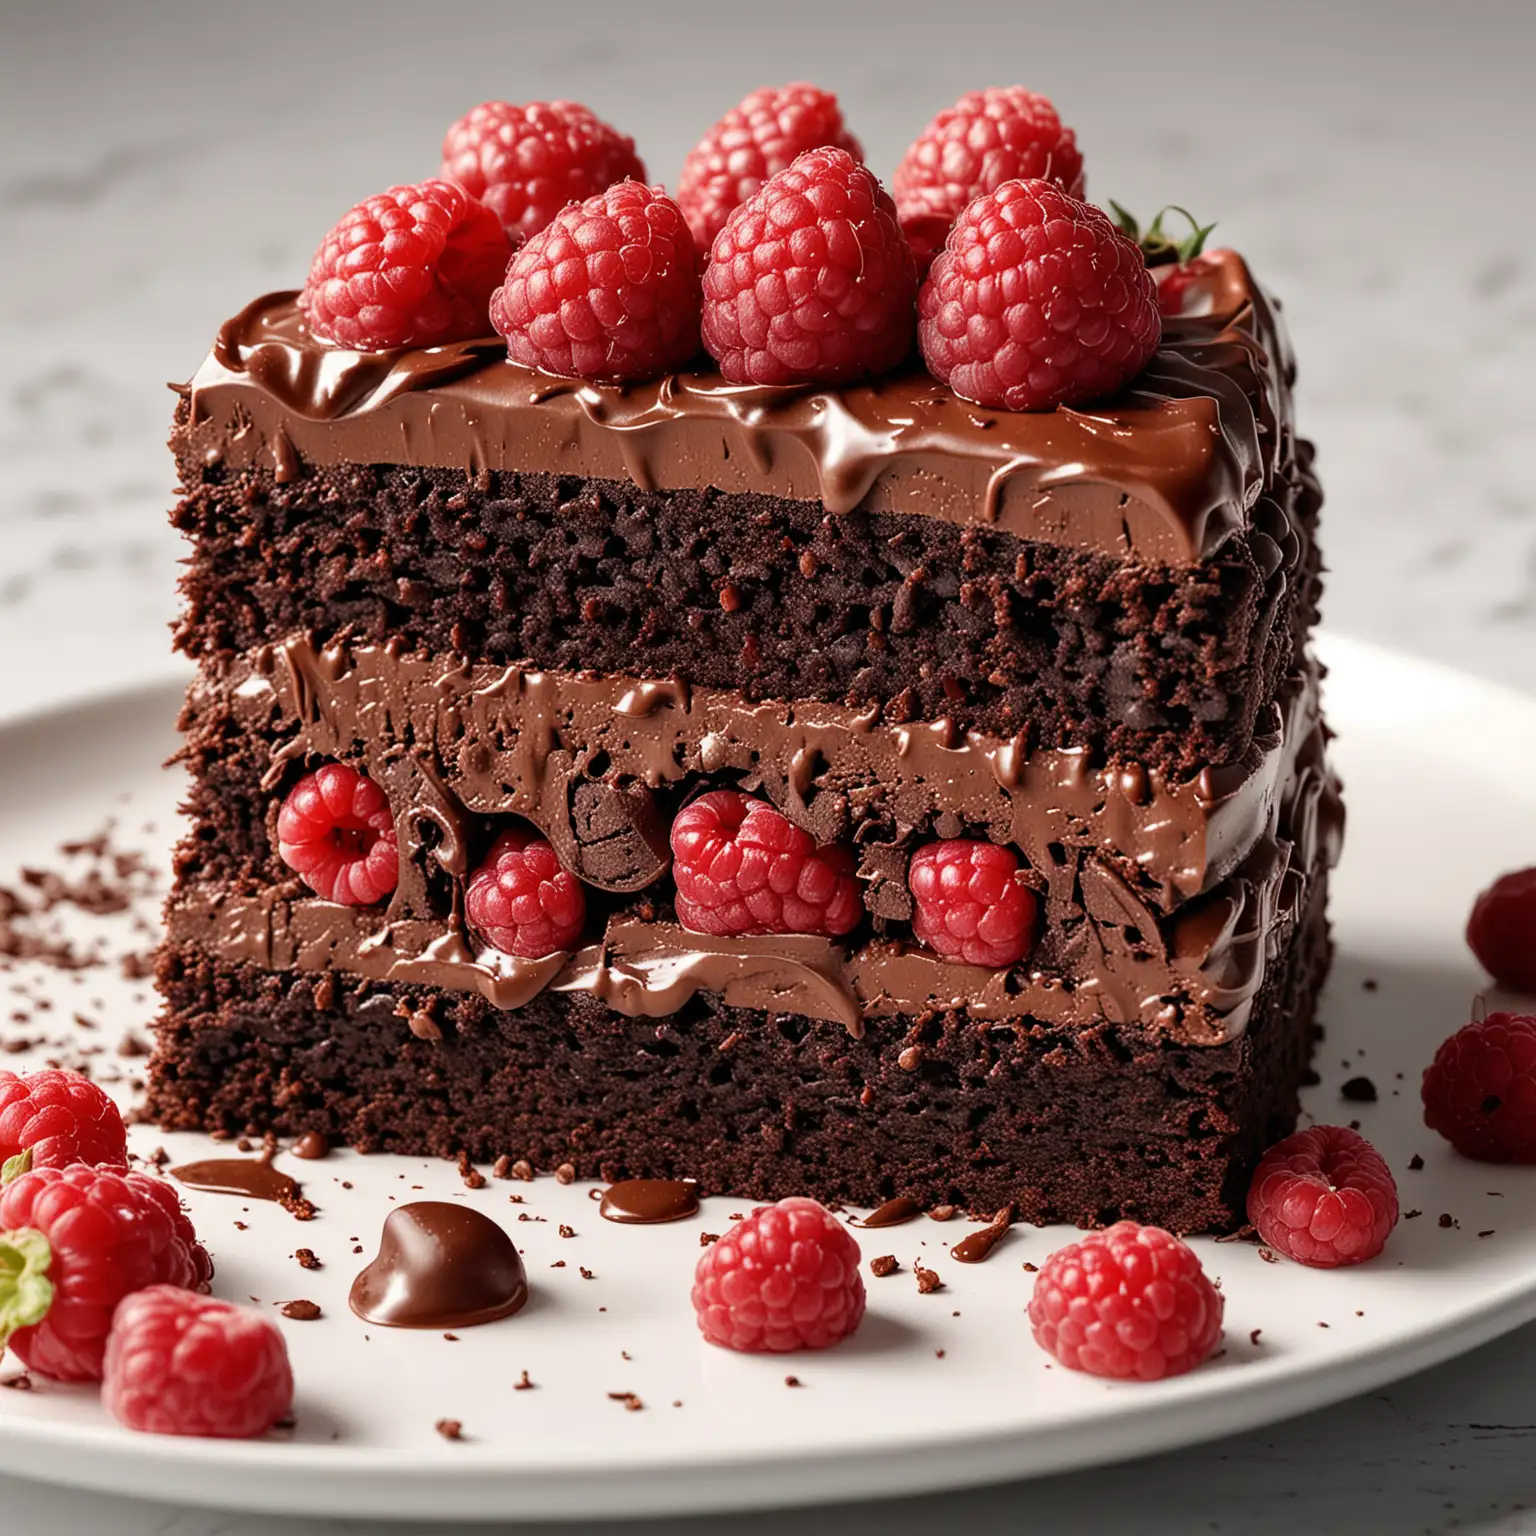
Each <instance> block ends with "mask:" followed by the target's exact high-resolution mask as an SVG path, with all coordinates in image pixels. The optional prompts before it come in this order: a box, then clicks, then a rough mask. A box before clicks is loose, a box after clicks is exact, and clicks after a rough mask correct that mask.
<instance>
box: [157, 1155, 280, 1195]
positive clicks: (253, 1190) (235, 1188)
mask: <svg viewBox="0 0 1536 1536" xmlns="http://www.w3.org/2000/svg"><path fill="white" fill-rule="evenodd" d="M171 1177H172V1178H173V1179H175V1180H176V1181H177V1183H179V1184H185V1185H186V1186H187V1188H188V1189H200V1190H202V1191H203V1192H204V1193H205V1194H210V1195H243V1196H245V1198H246V1199H248V1200H275V1201H277V1202H278V1203H279V1204H281V1203H282V1202H283V1201H284V1200H291V1199H293V1198H294V1196H296V1195H297V1194H298V1192H299V1186H298V1185H297V1184H295V1183H294V1182H293V1180H292V1179H290V1178H289V1177H288V1175H287V1174H286V1173H282V1172H280V1171H279V1170H278V1169H276V1168H274V1167H273V1166H272V1164H271V1163H268V1162H264V1161H263V1160H262V1159H260V1158H253V1157H213V1158H209V1159H208V1160H207V1161H205V1162H201V1163H183V1164H182V1165H181V1167H180V1168H172V1169H171Z"/></svg>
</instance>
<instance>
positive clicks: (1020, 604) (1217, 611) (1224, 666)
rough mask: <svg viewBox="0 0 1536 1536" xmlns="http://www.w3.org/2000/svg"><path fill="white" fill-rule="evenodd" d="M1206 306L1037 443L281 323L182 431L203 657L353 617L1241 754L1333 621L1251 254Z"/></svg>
mask: <svg viewBox="0 0 1536 1536" xmlns="http://www.w3.org/2000/svg"><path fill="white" fill-rule="evenodd" d="M1189 302H1190V305H1191V309H1192V310H1193V311H1200V310H1201V309H1202V308H1203V309H1204V310H1205V312H1204V313H1198V312H1195V313H1190V314H1189V315H1187V316H1186V317H1184V318H1180V319H1175V320H1171V321H1170V322H1169V336H1168V340H1167V344H1166V346H1165V349H1164V352H1163V353H1162V354H1160V355H1159V359H1158V361H1157V362H1156V363H1154V365H1153V367H1152V369H1151V370H1150V371H1149V374H1148V375H1147V379H1146V380H1145V381H1143V382H1144V384H1145V388H1144V389H1143V390H1142V393H1141V394H1137V395H1133V396H1129V397H1127V399H1125V400H1123V401H1120V402H1116V403H1115V404H1114V405H1112V406H1109V407H1105V408H1104V409H1102V410H1096V411H1094V412H1090V413H1084V412H1075V411H1060V412H1055V413H1047V414H1044V415H1036V416H1020V415H1015V414H1011V413H1007V412H988V411H984V410H982V409H981V408H980V407H975V406H970V405H967V404H966V403H965V402H962V401H959V400H957V399H956V398H955V397H954V396H952V395H950V394H949V393H948V392H947V391H946V390H945V389H943V387H942V386H940V385H938V384H937V383H935V381H933V380H932V379H929V378H927V377H926V376H925V375H920V374H912V375H908V376H904V377H903V378H899V379H892V380H881V381H879V382H878V383H876V384H872V385H869V386H865V387H862V388H860V389H851V390H844V391H839V392H836V393H827V392H816V391H809V392H808V391H806V390H796V389H780V390H743V389H740V388H735V387H728V386H724V385H722V384H720V383H719V382H718V381H711V380H710V379H709V377H708V376H703V375H688V376H686V377H679V378H676V379H673V380H670V381H665V382H663V383H662V384H659V385H654V386H639V387H634V388H628V389H618V388H607V389H602V388H596V387H591V386H577V385H572V384H568V383H565V382H562V381H557V380H550V379H547V378H542V377H540V376H536V375H531V374H528V373H527V372H526V371H524V370H521V369H518V368H516V367H515V366H514V365H512V364H510V363H508V362H506V361H505V359H504V358H501V359H499V360H498V359H497V358H495V357H494V356H493V355H492V354H491V352H489V351H488V350H487V348H486V347H485V346H482V345H481V344H478V343H476V344H465V345H463V346H460V347H457V348H437V349H432V350H430V351H428V352H424V353H410V354H404V355H393V354H391V355H377V356H375V355H371V354H357V353H345V352H341V351H339V350H338V349H335V348H329V347H321V346H319V345H318V344H316V343H314V342H312V341H309V340H307V339H306V338H305V337H304V336H303V335H302V332H301V322H299V321H298V319H297V317H296V312H295V311H294V310H293V308H292V305H291V304H288V305H287V306H286V308H285V306H284V303H283V302H281V301H272V302H264V303H262V304H259V305H257V306H253V308H252V309H251V310H249V311H247V312H246V313H245V314H244V315H243V316H241V317H238V318H237V320H236V321H234V322H231V324H230V326H229V327H227V328H226V331H225V333H224V335H223V337H222V338H221V341H220V343H219V346H218V347H217V348H216V349H215V354H214V356H213V358H211V359H210V361H209V363H208V364H206V365H205V367H204V369H203V370H201V371H200V373H199V374H198V376H197V378H196V379H195V380H194V381H193V385H192V386H191V391H190V393H189V395H188V397H187V399H186V400H185V401H184V403H183V406H182V409H181V411H180V412H179V418H178V426H177V429H176V432H175V434H174V437H173V446H174V447H175V449H176V451H177V454H178V460H179V464H180V469H181V475H182V481H183V487H184V491H185V497H184V500H183V501H182V503H181V505H180V506H179V507H178V509H177V511H176V513H175V520H176V522H177V524H178V526H180V527H181V528H182V529H183V530H184V531H185V532H187V533H188V534H189V535H190V536H191V538H192V540H193V554H192V559H191V561H190V563H189V567H188V571H187V574H186V576H185V578H184V582H183V587H184V593H185V596H186V610H185V614H184V617H183V622H182V626H181V629H180V632H179V640H180V643H181V645H182V646H183V647H184V648H185V649H187V650H188V651H189V652H191V653H192V654H194V655H197V656H206V655H220V654H222V655H227V654H231V653H234V652H238V651H242V650H248V649H250V648H252V647H253V646H255V645H257V644H259V643H261V642H262V641H263V640H266V639H268V638H270V636H272V635H273V634H277V633H287V632H291V631H293V630H295V629H301V628H315V629H317V630H320V631H321V632H324V633H334V632H335V631H336V630H338V629H339V628H340V627H341V626H343V625H350V626H351V627H352V629H353V630H354V632H355V633H356V634H357V635H358V637H360V638H364V639H369V640H375V641H379V642H382V641H384V640H386V639H389V638H398V639H399V640H401V641H402V643H404V644H405V645H406V646H407V647H408V648H411V649H426V650H434V651H439V652H446V651H457V652H463V653H466V654H471V655H474V656H476V657H477V658H480V659H483V660H487V661H498V662H514V661H522V662H531V663H534V664H536V665H539V666H542V667H545V668H550V669H562V670H575V669H578V668H582V667H590V668H593V669H596V670H599V671H604V672H620V671H634V670H640V671H642V672H643V673H644V674H645V675H647V676H652V677H664V676H668V675H671V674H672V673H674V672H681V673H682V674H684V675H686V676H687V677H688V679H689V680H690V681H691V682H693V683H694V684H697V685H701V686H706V687H714V688H734V689H740V690H742V691H744V692H746V693H747V694H748V696H749V697H756V698H807V699H815V700H818V701H821V702H842V703H847V704H849V705H850V706H851V707H856V708H862V707H867V706H870V705H877V706H879V707H880V710H881V714H882V718H884V719H886V720H889V721H892V722H895V723H901V722H904V721H909V720H914V719H932V718H936V717H938V716H940V715H948V716H949V717H951V718H953V719H954V720H955V721H956V722H957V724H959V725H960V726H962V727H965V728H972V727H974V728H979V729H985V730H989V731H992V732H995V733H998V734H1007V735H1012V734H1014V733H1017V732H1019V731H1021V730H1028V731H1029V732H1030V733H1031V739H1032V741H1033V742H1035V743H1038V744H1041V745H1045V746H1061V747H1077V746H1080V747H1086V748H1088V749H1089V750H1090V751H1092V752H1094V753H1095V754H1096V755H1098V756H1099V757H1100V758H1101V759H1102V758H1105V757H1108V756H1111V755H1116V754H1124V755H1129V756H1136V757H1141V758H1145V759H1147V760H1149V761H1152V762H1154V763H1156V764H1157V765H1158V766H1163V767H1167V768H1169V769H1172V770H1179V769H1191V768H1194V767H1197V766H1200V765H1203V764H1206V763H1223V762H1228V761H1234V760H1236V759H1237V758H1240V757H1241V756H1242V755H1243V753H1244V752H1246V751H1247V749H1248V746H1249V743H1250V741H1251V738H1252V734H1253V732H1254V730H1255V728H1256V727H1257V726H1258V725H1259V723H1260V721H1261V718H1262V715H1263V711H1264V709H1265V706H1266V705H1267V703H1268V701H1269V699H1270V698H1271V697H1272V696H1273V692H1274V689H1275V688H1276V686H1277V685H1278V684H1279V682H1280V680H1281V678H1282V677H1283V676H1284V675H1285V674H1286V672H1288V671H1289V670H1290V668H1291V667H1292V665H1293V663H1294V660H1295V658H1296V656H1297V654H1298V652H1299V647H1300V642H1301V638H1302V636H1303V635H1304V634H1305V631H1306V629H1307V627H1308V626H1309V625H1310V623H1311V621H1312V618H1313V616H1314V613H1315V599H1316V584H1317V573H1318V563H1317V558H1316V554H1315V551H1314V548H1313V539H1312V530H1313V527H1314V525H1315V519H1316V511H1317V504H1318V500H1319V497H1318V493H1317V488H1316V482H1315V481H1314V480H1313V478H1312V476H1311V474H1310V470H1309V468H1308V463H1309V459H1310V451H1309V450H1308V449H1307V448H1306V446H1305V445H1303V444H1298V443H1297V442H1296V441H1295V439H1294V436H1293V433H1292V429H1291V424H1290V406H1289V380H1290V373H1291V367H1290V362H1289V356H1288V353H1287V352H1286V349H1285V343H1284V339H1283V336H1282V334H1281V332H1280V330H1279V328H1278V324H1277V322H1276V320H1275V317H1274V315H1273V313H1272V311H1271V310H1270V308H1269V306H1268V304H1267V301H1265V300H1264V299H1263V297H1262V294H1261V293H1260V292H1259V290H1257V289H1256V288H1255V287H1254V286H1253V285H1252V284H1251V282H1250V281H1249V279H1248V277H1247V273H1246V269H1244V268H1243V267H1242V264H1241V262H1240V261H1238V260H1237V258H1235V257H1229V258H1227V259H1226V260H1225V261H1224V263H1223V264H1220V265H1218V266H1217V267H1216V268H1215V269H1214V272H1213V274H1212V275H1211V277H1210V279H1209V281H1208V283H1207V284H1206V286H1205V287H1204V288H1203V289H1200V290H1198V291H1195V292H1193V293H1192V295H1191V297H1190V300H1189ZM1138 388H1141V386H1138ZM1147 391H1151V394H1150V395H1147V394H1146V392H1147ZM1144 396H1145V398H1143V397H1144Z"/></svg>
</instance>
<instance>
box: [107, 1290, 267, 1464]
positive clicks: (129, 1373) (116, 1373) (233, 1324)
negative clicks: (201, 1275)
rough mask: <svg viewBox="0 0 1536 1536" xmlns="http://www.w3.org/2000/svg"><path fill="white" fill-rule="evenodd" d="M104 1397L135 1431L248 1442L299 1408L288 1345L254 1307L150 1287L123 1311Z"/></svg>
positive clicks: (110, 1346)
mask: <svg viewBox="0 0 1536 1536" xmlns="http://www.w3.org/2000/svg"><path fill="white" fill-rule="evenodd" d="M101 1396H102V1401H103V1402H104V1403H105V1404H106V1405H107V1408H108V1409H109V1410H110V1411H111V1414H112V1416H113V1418H115V1419H116V1420H117V1421H118V1422H119V1423H120V1424H126V1425H127V1426H128V1428H129V1429H138V1430H143V1431H146V1432H147V1433H149V1434H152V1435H208V1436H214V1437H217V1438H219V1439H224V1440H246V1439H249V1438H250V1437H251V1436H252V1435H259V1434H262V1433H263V1432H264V1431H266V1430H268V1429H271V1427H272V1426H273V1425H274V1424H275V1423H276V1422H277V1421H278V1420H279V1419H280V1418H282V1417H283V1416H284V1415H285V1414H286V1413H287V1412H288V1410H289V1408H290V1407H291V1406H292V1404H293V1372H292V1370H291V1369H290V1368H289V1365H288V1346H287V1345H286V1344H285V1343H284V1342H283V1336H282V1334H281V1333H280V1332H279V1331H278V1329H277V1327H276V1325H275V1324H273V1323H271V1322H269V1321H268V1320H267V1319H266V1318H264V1317H263V1316H262V1315H261V1314H260V1313H259V1312H257V1311H254V1310H253V1309H252V1308H250V1307H237V1306H234V1305H232V1304H231V1303H230V1302H227V1301H215V1300H214V1299H213V1298H212V1297H211V1296H196V1295H193V1294H192V1293H191V1292H190V1291H184V1290H178V1289H177V1288H176V1287H175V1286H173V1285H152V1286H149V1287H147V1288H146V1289H144V1290H142V1291H135V1292H134V1293H133V1295H131V1296H128V1297H126V1298H124V1300H123V1301H122V1302H121V1303H120V1304H119V1306H118V1309H117V1315H116V1316H115V1317H114V1318H113V1320H112V1333H111V1336H110V1337H109V1338H108V1340H107V1354H106V1363H105V1369H104V1375H103V1379H102V1389H101Z"/></svg>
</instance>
